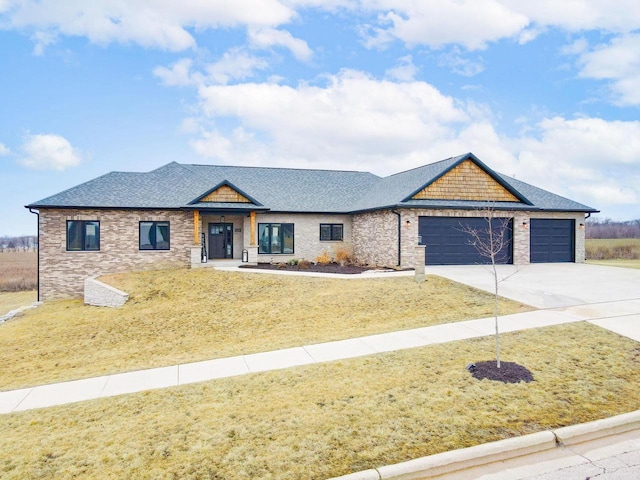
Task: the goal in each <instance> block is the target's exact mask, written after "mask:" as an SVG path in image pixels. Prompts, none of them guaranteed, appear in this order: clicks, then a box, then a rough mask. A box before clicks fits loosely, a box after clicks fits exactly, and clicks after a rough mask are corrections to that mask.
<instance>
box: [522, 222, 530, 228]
mask: <svg viewBox="0 0 640 480" xmlns="http://www.w3.org/2000/svg"><path fill="white" fill-rule="evenodd" d="M528 226H529V224H528V223H527V221H526V220H525V221H524V222H522V228H524V229H525V230H526V229H527V227H528Z"/></svg>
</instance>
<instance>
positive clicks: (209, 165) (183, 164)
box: [172, 162, 380, 178]
mask: <svg viewBox="0 0 640 480" xmlns="http://www.w3.org/2000/svg"><path fill="white" fill-rule="evenodd" d="M172 163H175V162H172ZM178 165H180V166H182V167H185V168H188V167H218V168H247V169H255V170H294V171H302V172H336V173H368V174H370V175H375V176H376V177H378V175H376V174H375V173H372V172H367V171H364V170H334V169H331V168H301V167H260V166H254V165H211V164H205V163H178ZM379 178H380V177H379Z"/></svg>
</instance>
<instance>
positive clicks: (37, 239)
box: [29, 207, 40, 302]
mask: <svg viewBox="0 0 640 480" xmlns="http://www.w3.org/2000/svg"><path fill="white" fill-rule="evenodd" d="M29 212H30V213H33V214H35V215H37V217H38V235H37V236H36V248H37V249H38V267H37V283H38V302H39V301H40V212H38V211H37V210H36V211H35V212H34V211H33V209H32V208H31V207H29Z"/></svg>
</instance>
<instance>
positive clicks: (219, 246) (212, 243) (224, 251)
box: [209, 223, 233, 259]
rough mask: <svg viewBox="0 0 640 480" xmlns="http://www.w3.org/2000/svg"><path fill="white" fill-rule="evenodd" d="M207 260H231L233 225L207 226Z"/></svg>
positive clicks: (213, 224) (218, 224)
mask: <svg viewBox="0 0 640 480" xmlns="http://www.w3.org/2000/svg"><path fill="white" fill-rule="evenodd" d="M209 258H211V259H215V258H233V224H232V223H210V224H209Z"/></svg>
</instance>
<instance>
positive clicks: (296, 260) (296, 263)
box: [287, 258, 300, 267]
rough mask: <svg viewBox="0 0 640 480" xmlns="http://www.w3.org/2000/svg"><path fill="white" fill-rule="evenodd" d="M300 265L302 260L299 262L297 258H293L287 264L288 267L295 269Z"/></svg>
mask: <svg viewBox="0 0 640 480" xmlns="http://www.w3.org/2000/svg"><path fill="white" fill-rule="evenodd" d="M299 263H300V260H298V259H297V258H292V259H291V260H289V261H288V262H287V265H291V266H292V267H293V266H295V265H298V264H299Z"/></svg>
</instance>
